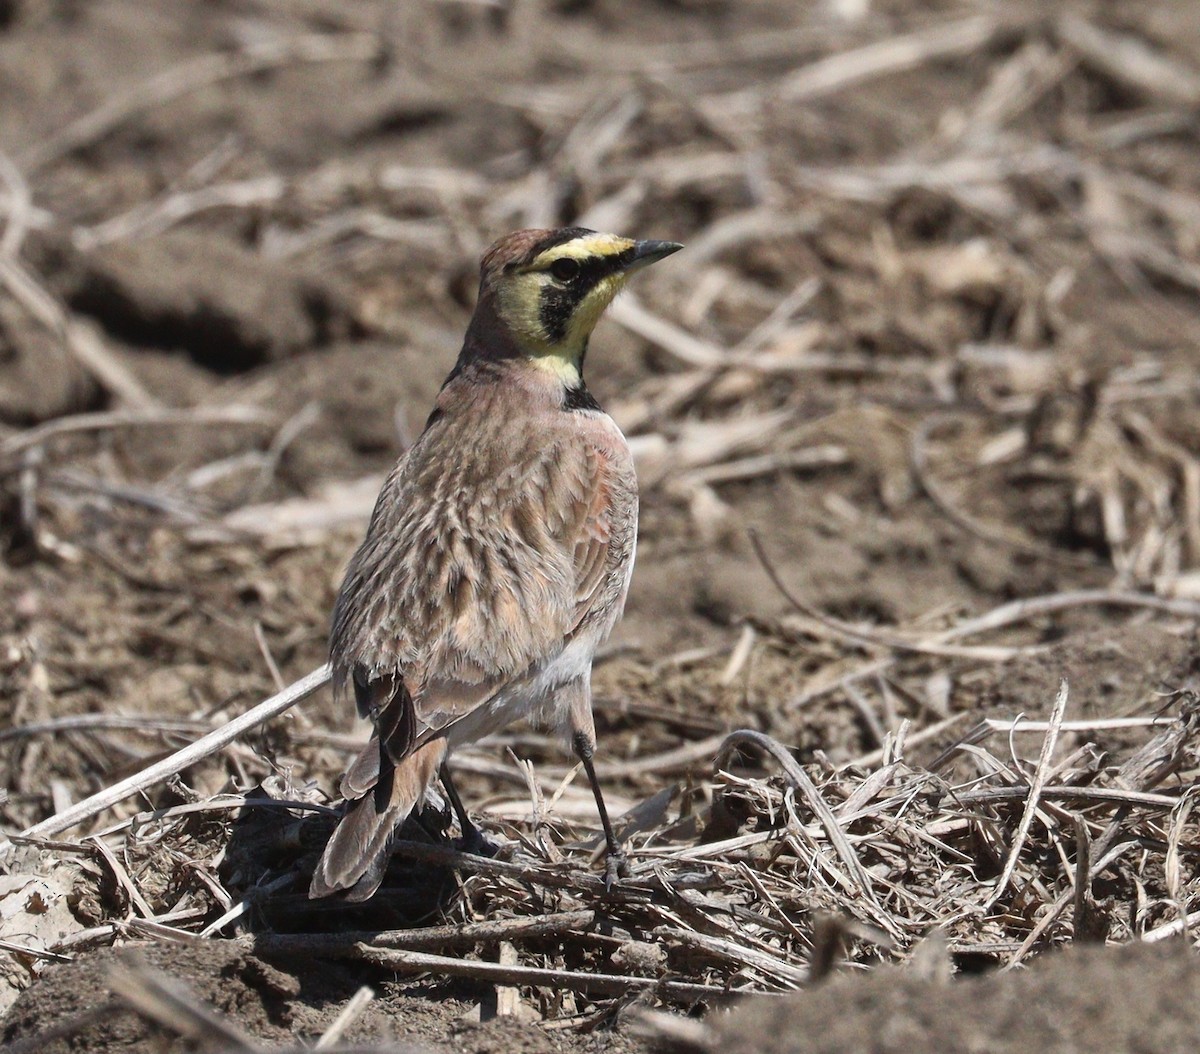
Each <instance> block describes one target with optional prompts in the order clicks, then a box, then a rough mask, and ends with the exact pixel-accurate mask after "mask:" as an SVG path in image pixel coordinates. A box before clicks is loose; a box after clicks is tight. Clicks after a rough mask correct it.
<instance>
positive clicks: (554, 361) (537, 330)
mask: <svg viewBox="0 0 1200 1054" xmlns="http://www.w3.org/2000/svg"><path fill="white" fill-rule="evenodd" d="M635 244H636V243H635V242H634V241H632V240H631V239H629V238H621V237H618V236H617V235H615V234H586V235H582V236H580V237H578V238H573V239H572V240H571V241H569V242H563V243H562V244H560V245H554V246H551V247H550V248H549V249H547V250H545V251H544V252H542V253H540V254H538V256H536V257H535V258H534V259H533V260H532V261H531V262H530V263H529V264H527V265H526V266H525V267H523V268H521V269H520V270H519V271H515V272H512V273H509V274H507V275H505V276H504V278H503V280H502V281H501V283H500V284H499V286H498V288H497V296H498V300H499V307H500V311H501V313H502V315H503V317H504V321H505V322H506V323H507V324H508V327H509V329H510V330H511V331H512V333H513V335H514V336H515V337H516V338H517V340H518V342H519V343H520V344H521V346H522V348H524V349H525V350H526V351H527V353H528V355H529V357H530V359H531V360H533V361H534V362H535V364H536V365H538V366H539V367H541V368H542V369H546V370H548V371H550V372H552V373H554V374H555V375H556V376H559V377H561V378H562V380H563V382H564V383H565V384H568V385H574V384H578V383H579V379H580V360H581V359H582V357H583V351H584V348H585V347H586V346H587V340H588V337H590V336H591V333H592V330H593V329H594V328H595V326H596V323H597V322H598V321H599V320H600V316H601V315H602V314H603V313H604V309H605V308H606V307H608V305H609V304H610V303H612V299H613V297H615V296H616V295H617V293H619V292H620V291H621V289H622V288H623V287H624V285H625V282H626V279H627V277H628V276H627V275H626V274H625V273H624V272H622V271H614V272H612V273H610V274H606V275H604V277H603V278H601V279H600V280H599V281H596V282H595V283H594V284H593V285H591V286H590V287H588V288H587V289H586V291H581V293H580V295H579V296H578V298H577V299H576V298H574V297H573V295H572V292H571V286H570V282H569V280H565V279H561V278H557V277H555V275H554V274H553V273H552V271H551V268H552V267H553V265H554V263H555V262H556V261H559V260H576V261H578V262H579V263H581V264H584V263H586V262H587V261H595V260H603V259H605V258H607V257H613V256H619V255H620V254H622V253H625V252H628V251H629V250H630V249H632V248H633V247H634V245H635ZM552 298H556V299H557V300H558V301H559V302H560V310H561V311H562V314H561V317H559V318H558V319H556V321H557V323H558V324H557V326H556V327H555V328H554V329H553V330H552V329H550V328H549V323H548V320H547V312H546V305H547V302H548V301H549V300H550V299H552Z"/></svg>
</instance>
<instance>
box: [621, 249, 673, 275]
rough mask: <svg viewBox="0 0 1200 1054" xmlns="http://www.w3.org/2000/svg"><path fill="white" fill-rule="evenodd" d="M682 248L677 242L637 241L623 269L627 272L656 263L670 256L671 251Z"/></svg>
mask: <svg viewBox="0 0 1200 1054" xmlns="http://www.w3.org/2000/svg"><path fill="white" fill-rule="evenodd" d="M682 248H683V246H682V245H680V244H679V242H655V241H645V242H637V243H635V245H634V247H633V253H632V255H631V257H630V260H629V263H627V264H626V265H625V270H626V271H627V272H632V271H640V270H641V269H642V268H643V267H646V266H647V265H649V264H652V263H657V262H658V261H659V260H662V259H663V258H665V257H667V256H670V255H671V253H677V252H679V250H680V249H682Z"/></svg>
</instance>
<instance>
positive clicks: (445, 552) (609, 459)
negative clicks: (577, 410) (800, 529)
mask: <svg viewBox="0 0 1200 1054" xmlns="http://www.w3.org/2000/svg"><path fill="white" fill-rule="evenodd" d="M606 428H607V431H601V432H600V433H599V434H597V435H595V436H592V435H590V434H589V433H588V432H587V431H584V432H583V433H580V432H579V431H578V430H574V429H573V430H571V431H570V432H568V433H566V434H565V435H561V436H559V437H558V438H557V439H555V438H552V437H548V439H547V441H546V442H543V443H541V444H538V445H536V446H533V449H530V447H531V444H529V442H528V438H527V436H526V435H522V436H521V437H520V445H518V446H516V447H514V445H513V443H512V442H510V443H508V444H505V443H502V442H500V441H499V440H500V438H501V437H496V438H497V442H496V443H494V444H492V447H493V448H494V449H491V450H490V453H485V454H484V456H483V458H482V459H481V458H479V457H474V456H473V457H472V459H471V463H469V464H468V463H467V462H466V461H464V460H463V459H461V458H458V459H455V458H454V457H453V456H452V454H453V452H454V448H455V446H456V444H455V443H453V442H452V441H451V442H448V443H445V444H444V445H445V446H446V447H447V448H448V449H439V448H442V447H443V442H437V443H433V442H430V443H427V444H424V445H422V444H418V446H417V447H414V448H413V450H412V451H411V452H410V454H409V455H408V458H407V459H406V461H407V462H408V463H407V464H403V463H402V465H401V466H399V467H398V469H397V470H396V472H394V473H393V475H392V477H391V478H389V480H388V483H387V484H386V485H385V488H384V491H383V492H382V493H381V495H380V499H379V503H378V504H377V507H376V512H375V515H374V516H373V518H372V523H371V527H370V528H369V530H368V534H367V538H366V540H365V541H364V543H363V545H362V546H361V547H360V549H359V551H358V553H357V554H356V555H355V558H354V560H353V561H352V563H351V566H350V568H349V570H348V572H347V576H346V582H345V584H344V585H343V588H342V593H341V595H340V596H339V598H338V604H337V607H336V608H335V615H334V633H333V649H332V650H333V655H334V660H335V667H337V668H340V669H342V670H344V671H346V673H348V674H350V675H351V676H352V677H353V680H354V682H355V688H356V696H357V701H358V705H359V711H360V713H361V714H362V715H363V716H370V717H372V718H373V719H374V721H375V725H376V730H377V733H378V736H379V742H380V745H381V746H383V747H384V748H385V749H386V751H387V754H388V755H389V757H391V758H392V759H393V760H394V761H398V760H399V759H401V758H403V757H404V756H406V755H407V754H408V753H409V752H410V751H411V750H412V749H413V748H414V746H415V745H417V744H419V743H420V742H423V741H424V740H425V739H427V738H428V736H429V735H430V734H434V733H436V732H438V731H441V730H443V729H445V728H446V727H447V726H449V725H450V724H452V723H454V722H456V721H458V720H461V719H462V718H463V717H465V716H466V715H468V714H470V713H471V712H473V711H474V710H475V709H476V708H477V707H479V706H481V705H482V704H484V703H486V702H487V700H488V699H490V698H491V697H492V696H494V695H495V694H496V692H498V691H499V690H500V689H501V688H503V687H504V686H505V685H508V684H511V683H513V682H516V681H520V680H522V679H523V678H525V677H526V676H529V675H530V673H532V672H533V671H534V670H536V669H537V668H538V667H539V666H540V665H542V664H544V663H546V662H548V661H550V660H551V659H553V658H554V656H556V655H557V654H558V653H559V652H560V651H561V650H562V648H563V647H564V645H565V643H566V641H567V640H568V639H569V638H570V636H571V634H572V633H575V632H576V631H577V630H578V629H579V628H580V626H581V625H582V624H583V623H584V622H585V620H587V619H588V618H589V616H594V614H595V613H596V611H597V609H598V608H599V609H604V608H607V607H608V606H610V605H611V604H613V603H615V604H617V606H618V607H619V605H620V604H621V603H622V602H623V600H624V584H625V580H626V577H627V576H626V575H625V570H624V568H623V567H620V566H618V565H621V564H622V563H623V562H627V559H628V557H631V556H632V537H633V532H634V530H635V527H636V510H637V492H636V484H635V483H634V481H633V475H632V464H631V462H630V461H629V457H628V451H627V448H625V445H624V441H623V439H621V437H620V433H619V432H617V431H616V427H615V425H612V424H611V422H608V423H607V425H606ZM613 436H615V440H614V438H613ZM423 438H425V437H423ZM433 438H434V439H437V438H438V437H433ZM472 448H473V451H474V452H476V453H477V452H479V451H480V450H481V449H487V448H488V445H487V444H484V447H483V448H481V446H480V445H479V443H478V439H476V441H475V442H474V443H472ZM513 449H519V450H521V451H522V453H521V456H520V457H519V458H515V459H514V458H513V457H512V456H511V451H512V450H513ZM505 451H508V452H509V456H508V457H507V458H506V457H505V456H504V454H505ZM434 460H437V461H438V462H439V463H440V465H439V468H438V471H437V472H436V473H431V472H428V471H427V470H428V468H429V465H428V463H429V462H431V461H434ZM481 460H482V461H484V462H486V463H484V464H480V461H481ZM431 480H435V483H434V484H433V485H432V486H431V483H430V481H431ZM614 567H616V568H617V573H614ZM616 579H620V581H619V582H617V584H616V585H615V586H614V581H615V580H616ZM613 620H614V621H615V612H614V614H613ZM343 676H345V674H344V675H343ZM360 682H362V686H361V687H360ZM370 754H371V751H369V750H368V751H367V752H366V753H365V755H364V757H363V758H362V759H360V762H361V765H356V766H352V769H351V772H350V773H348V774H347V789H348V790H350V789H360V790H361V789H362V788H364V787H365V786H369V785H370V783H369V781H370V780H371V779H373V773H371V771H370V770H371V768H372V763H371V759H370V757H369V755H370ZM377 762H378V751H377V750H376V751H375V766H374V767H375V768H376V769H377ZM356 768H361V771H358V772H356V771H355V770H356Z"/></svg>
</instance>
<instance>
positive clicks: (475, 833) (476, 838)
mask: <svg viewBox="0 0 1200 1054" xmlns="http://www.w3.org/2000/svg"><path fill="white" fill-rule="evenodd" d="M438 775H439V776H440V777H441V780H442V786H443V787H445V788H446V797H447V798H449V799H450V807H451V808H452V809H453V810H454V815H455V816H457V817H458V826H459V828H460V829H461V830H462V836H463V852H464V853H479V854H482V855H484V856H490V855H491V853H489V852H488V850H489V849H491V845H490V844H489V843H488V840H487V839H486V838H484V836H483V834H482V833H481V832H480V830H479V828H478V827H476V826H475V825H474V824H473V823H472V822H471V817H470V816H468V815H467V808H466V806H465V805H463V800H462V798H460V797H459V796H458V788H457V787H455V786H454V780H453V778H452V777H451V775H450V766H449V765H447V764H446V763H445V762H444V761H443V762H442V767H441V769H439V770H438Z"/></svg>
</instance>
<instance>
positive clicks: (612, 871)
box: [574, 732, 629, 889]
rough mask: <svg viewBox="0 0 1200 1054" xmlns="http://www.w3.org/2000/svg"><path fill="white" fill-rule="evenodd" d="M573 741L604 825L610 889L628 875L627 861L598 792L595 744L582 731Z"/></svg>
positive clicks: (607, 876)
mask: <svg viewBox="0 0 1200 1054" xmlns="http://www.w3.org/2000/svg"><path fill="white" fill-rule="evenodd" d="M574 743H575V753H576V754H577V755H578V757H579V760H580V761H582V762H583V771H584V772H586V773H587V778H588V782H589V783H590V784H591V785H592V794H593V795H595V798H596V810H597V812H599V813H600V823H601V824H602V825H603V826H604V843H605V847H606V849H607V853H606V856H605V861H604V885H605V887H606V888H608V889H612V887H613V886H614V885H616V882H617V879H618V878H626V877H628V875H629V863H628V861H627V860H626V859H625V850H624V849H622V848H621V843H620V842H618V841H617V836H616V834H615V832H614V831H613V828H612V821H611V820H609V818H608V809H607V808H606V807H605V805H604V795H603V794H602V793H601V792H600V781H599V780H598V779H596V767H595V765H593V764H592V755H593V754H594V753H595V750H596V744H595V743H594V742H593V741H592V739H591V738H590V737H589V736H588V735H587V734H586V733H583V732H576V733H575V741H574Z"/></svg>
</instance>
